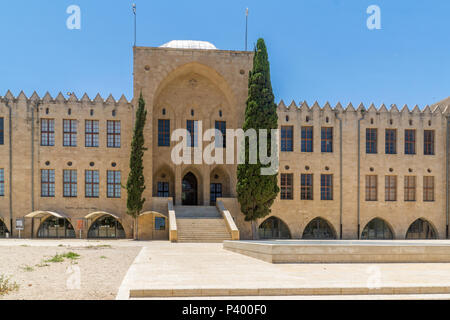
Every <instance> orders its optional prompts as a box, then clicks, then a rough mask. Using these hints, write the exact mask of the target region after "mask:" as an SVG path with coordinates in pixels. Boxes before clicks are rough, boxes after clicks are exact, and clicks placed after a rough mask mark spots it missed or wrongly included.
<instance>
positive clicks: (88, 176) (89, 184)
mask: <svg viewBox="0 0 450 320" xmlns="http://www.w3.org/2000/svg"><path fill="white" fill-rule="evenodd" d="M85 196H86V198H98V197H99V196H100V174H99V171H98V170H86V171H85Z"/></svg>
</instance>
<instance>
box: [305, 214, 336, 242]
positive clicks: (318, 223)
mask: <svg viewBox="0 0 450 320" xmlns="http://www.w3.org/2000/svg"><path fill="white" fill-rule="evenodd" d="M303 239H310V240H311V239H317V240H319V239H320V240H333V239H336V232H334V229H333V227H332V226H331V225H330V224H329V223H328V222H327V221H326V220H325V219H322V218H315V219H313V220H312V221H311V222H310V223H308V225H307V226H306V228H305V231H303Z"/></svg>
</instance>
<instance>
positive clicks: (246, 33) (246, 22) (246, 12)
mask: <svg viewBox="0 0 450 320" xmlns="http://www.w3.org/2000/svg"><path fill="white" fill-rule="evenodd" d="M247 38H248V8H246V9H245V51H247Z"/></svg>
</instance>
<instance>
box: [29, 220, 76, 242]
mask: <svg viewBox="0 0 450 320" xmlns="http://www.w3.org/2000/svg"><path fill="white" fill-rule="evenodd" d="M37 237H38V238H75V230H74V229H73V226H72V224H71V223H70V221H69V220H67V219H66V218H58V217H54V216H50V217H48V218H47V219H45V220H44V222H42V223H41V225H40V226H39V229H38V233H37Z"/></svg>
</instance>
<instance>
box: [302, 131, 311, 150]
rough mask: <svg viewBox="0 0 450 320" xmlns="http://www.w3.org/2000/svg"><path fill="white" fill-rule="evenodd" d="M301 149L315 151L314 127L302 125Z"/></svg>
mask: <svg viewBox="0 0 450 320" xmlns="http://www.w3.org/2000/svg"><path fill="white" fill-rule="evenodd" d="M301 138H302V142H301V151H302V152H313V151H314V128H313V127H302V132H301Z"/></svg>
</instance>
